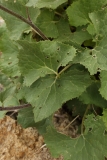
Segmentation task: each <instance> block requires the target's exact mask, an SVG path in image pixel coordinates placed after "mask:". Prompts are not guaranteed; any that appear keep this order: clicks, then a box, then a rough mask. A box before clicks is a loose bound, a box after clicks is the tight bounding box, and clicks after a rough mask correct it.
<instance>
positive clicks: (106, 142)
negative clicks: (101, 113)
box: [44, 116, 107, 160]
mask: <svg viewBox="0 0 107 160" xmlns="http://www.w3.org/2000/svg"><path fill="white" fill-rule="evenodd" d="M90 121H91V123H89V122H90ZM87 122H88V123H87ZM87 122H85V127H86V131H87V132H86V133H85V134H83V135H80V136H79V137H77V138H74V139H72V138H70V137H67V136H65V135H62V134H60V133H58V132H56V131H55V130H54V129H53V128H52V127H48V129H47V133H46V134H45V135H44V138H45V143H46V144H47V147H49V149H50V151H51V153H52V156H54V157H58V156H59V155H62V156H63V157H64V160H71V159H73V160H77V159H79V160H85V159H86V160H104V159H105V158H104V157H105V156H107V135H105V134H104V132H105V126H104V124H103V122H102V120H101V119H99V118H96V119H95V118H94V117H92V116H88V117H87ZM90 127H91V130H90Z"/></svg>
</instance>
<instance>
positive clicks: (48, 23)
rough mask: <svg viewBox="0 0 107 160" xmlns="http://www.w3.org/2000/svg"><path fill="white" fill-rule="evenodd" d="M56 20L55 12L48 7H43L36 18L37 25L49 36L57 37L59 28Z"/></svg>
mask: <svg viewBox="0 0 107 160" xmlns="http://www.w3.org/2000/svg"><path fill="white" fill-rule="evenodd" d="M55 23H56V22H55V21H54V12H53V11H52V10H48V9H42V10H41V12H40V14H39V16H38V17H37V20H36V25H37V26H38V28H39V29H41V30H42V31H43V33H44V34H45V35H46V36H47V37H51V38H56V37H57V36H58V30H57V27H56V25H55Z"/></svg>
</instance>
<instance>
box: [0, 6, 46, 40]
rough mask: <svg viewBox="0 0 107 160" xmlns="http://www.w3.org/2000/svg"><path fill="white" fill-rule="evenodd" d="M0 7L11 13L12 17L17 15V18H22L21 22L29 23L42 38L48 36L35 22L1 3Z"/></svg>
mask: <svg viewBox="0 0 107 160" xmlns="http://www.w3.org/2000/svg"><path fill="white" fill-rule="evenodd" d="M0 9H1V10H3V11H5V12H7V13H9V14H11V15H12V16H14V17H17V18H18V19H20V20H22V21H23V22H25V23H27V24H29V25H30V26H31V27H32V28H33V29H34V31H36V33H37V34H38V35H40V36H41V37H42V38H43V39H44V40H48V38H47V37H46V36H45V35H44V34H43V32H42V31H41V30H40V29H39V28H38V27H37V26H36V25H35V24H33V23H32V21H29V20H27V19H26V18H24V17H22V16H21V15H19V14H17V13H15V12H13V11H12V10H10V9H8V8H6V7H4V6H2V5H0Z"/></svg>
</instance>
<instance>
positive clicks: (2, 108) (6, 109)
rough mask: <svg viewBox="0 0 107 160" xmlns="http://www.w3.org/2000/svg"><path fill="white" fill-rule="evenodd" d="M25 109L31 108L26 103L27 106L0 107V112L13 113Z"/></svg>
mask: <svg viewBox="0 0 107 160" xmlns="http://www.w3.org/2000/svg"><path fill="white" fill-rule="evenodd" d="M26 107H31V104H29V103H28V104H23V105H20V106H14V107H0V111H14V110H19V109H22V108H26Z"/></svg>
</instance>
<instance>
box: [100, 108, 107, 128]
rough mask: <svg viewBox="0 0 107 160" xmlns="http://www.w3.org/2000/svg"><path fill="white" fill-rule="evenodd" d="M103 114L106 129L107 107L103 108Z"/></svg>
mask: <svg viewBox="0 0 107 160" xmlns="http://www.w3.org/2000/svg"><path fill="white" fill-rule="evenodd" d="M102 114H103V116H102V117H101V118H102V120H103V122H104V124H105V126H106V130H107V109H103V113H102Z"/></svg>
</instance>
